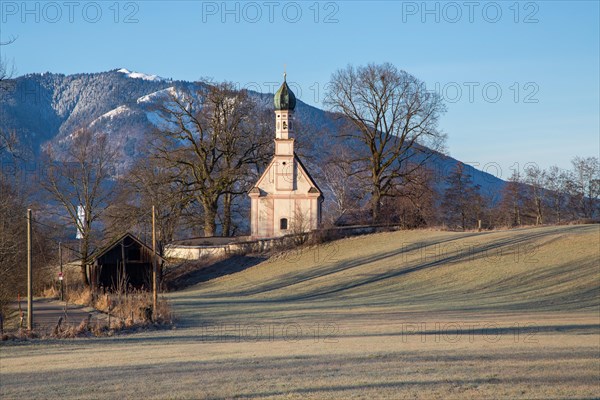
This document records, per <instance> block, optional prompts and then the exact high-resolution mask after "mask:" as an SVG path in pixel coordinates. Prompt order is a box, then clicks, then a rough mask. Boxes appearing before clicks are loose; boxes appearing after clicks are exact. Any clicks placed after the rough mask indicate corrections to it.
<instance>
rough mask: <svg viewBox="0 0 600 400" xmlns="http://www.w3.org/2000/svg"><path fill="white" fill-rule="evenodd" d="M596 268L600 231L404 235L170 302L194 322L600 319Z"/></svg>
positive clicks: (326, 251)
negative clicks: (578, 314)
mask: <svg viewBox="0 0 600 400" xmlns="http://www.w3.org/2000/svg"><path fill="white" fill-rule="evenodd" d="M235 262H243V260H240V259H236V260H235ZM599 263H600V226H599V225H593V226H567V227H543V228H528V229H519V230H514V231H501V232H485V233H456V232H435V231H402V232H392V233H383V234H377V235H370V236H362V237H357V238H350V239H345V240H340V241H337V242H333V243H330V244H326V245H323V246H318V247H313V248H308V249H304V250H302V251H299V252H290V253H285V254H281V255H279V256H278V257H275V259H271V260H268V261H266V262H263V263H261V264H259V265H256V266H253V267H250V268H248V269H246V270H244V271H242V272H240V273H237V274H234V275H228V276H224V277H221V278H218V279H216V280H213V281H211V282H207V283H204V284H201V285H199V286H197V287H193V288H191V289H188V290H186V291H183V292H180V293H176V294H174V296H173V300H174V302H175V304H181V307H180V308H179V312H180V314H181V315H182V316H183V318H184V319H188V315H189V320H190V321H198V320H201V319H202V318H203V317H202V316H204V318H206V317H207V316H209V317H211V318H215V319H221V318H227V317H229V316H234V315H236V314H237V315H239V316H242V317H243V314H246V313H247V312H250V313H249V315H251V317H252V318H255V317H256V315H255V314H256V313H258V314H261V315H262V316H263V317H273V318H285V317H287V316H297V315H299V314H302V315H323V314H324V313H331V314H336V315H339V314H342V315H353V314H356V315H358V314H371V313H372V312H379V313H398V312H442V311H446V312H449V311H452V312H467V311H468V312H478V313H482V312H483V313H496V312H538V311H553V312H560V311H565V312H570V311H573V310H577V311H585V310H587V311H591V312H594V311H598V306H599V304H600V296H599V295H600V287H599V283H600V268H599ZM191 299H195V300H196V301H198V302H200V303H202V304H212V303H214V304H215V307H214V308H213V307H211V308H209V309H208V310H206V309H203V310H202V316H200V315H198V314H197V313H196V311H198V310H196V309H195V308H194V307H190V308H186V307H185V305H186V304H190V300H191ZM192 304H193V303H192ZM220 306H225V307H220ZM203 308H204V307H203ZM211 311H214V313H211ZM300 311H302V313H301V312H300Z"/></svg>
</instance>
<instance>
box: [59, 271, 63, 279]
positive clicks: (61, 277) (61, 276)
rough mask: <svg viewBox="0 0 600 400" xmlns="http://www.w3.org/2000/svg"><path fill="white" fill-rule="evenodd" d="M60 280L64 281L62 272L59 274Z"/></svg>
mask: <svg viewBox="0 0 600 400" xmlns="http://www.w3.org/2000/svg"><path fill="white" fill-rule="evenodd" d="M58 280H59V281H62V280H63V273H62V272H59V273H58Z"/></svg>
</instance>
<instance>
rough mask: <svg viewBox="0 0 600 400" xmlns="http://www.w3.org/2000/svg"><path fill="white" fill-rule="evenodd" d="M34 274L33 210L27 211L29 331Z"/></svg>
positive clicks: (31, 315)
mask: <svg viewBox="0 0 600 400" xmlns="http://www.w3.org/2000/svg"><path fill="white" fill-rule="evenodd" d="M32 296H33V274H32V271H31V209H30V208H28V209H27V330H29V331H31V330H32V329H33V301H32V300H33V299H32Z"/></svg>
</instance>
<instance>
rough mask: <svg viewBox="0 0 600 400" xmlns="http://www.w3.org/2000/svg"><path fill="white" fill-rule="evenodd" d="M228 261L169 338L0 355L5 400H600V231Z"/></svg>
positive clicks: (362, 242)
mask: <svg viewBox="0 0 600 400" xmlns="http://www.w3.org/2000/svg"><path fill="white" fill-rule="evenodd" d="M231 262H232V263H236V264H239V263H244V264H247V265H248V268H246V269H244V270H243V271H241V272H237V273H235V274H231V275H226V276H222V277H220V278H217V279H214V280H211V281H208V282H204V283H200V284H198V285H195V286H192V287H190V288H188V289H186V290H184V291H180V292H176V293H171V294H169V295H168V297H169V298H170V300H171V302H172V305H173V309H174V311H175V313H176V315H177V317H178V326H177V329H174V330H169V331H159V332H147V333H140V334H134V335H129V336H122V337H117V338H103V339H77V340H66V341H54V342H35V341H33V342H28V343H24V344H21V343H20V344H15V343H8V344H2V345H1V346H2V347H0V385H1V389H0V397H1V398H2V399H5V398H6V399H13V398H14V399H17V398H18V399H23V398H49V399H64V398H83V399H86V398H89V399H97V398H119V399H120V398H146V399H153V398H174V399H178V398H181V399H197V398H199V399H203V398H206V399H227V398H272V399H279V398H286V399H304V398H330V399H346V398H349V399H375V398H422V399H448V398H451V399H453V398H454V399H463V398H473V399H481V398H494V399H512V398H524V399H532V398H539V399H547V398H573V399H582V398H598V397H599V396H600V383H599V382H600V225H580V226H562V227H543V228H528V229H518V230H512V231H502V232H483V233H451V232H438V231H405V232H393V233H382V234H377V235H370V236H362V237H357V238H351V239H344V240H340V241H337V242H333V243H330V244H326V245H323V246H317V247H312V248H307V249H303V250H302V251H298V252H289V253H285V254H280V255H278V256H277V257H272V258H271V259H269V260H267V261H265V262H262V263H258V264H256V260H255V259H252V258H241V257H240V258H236V259H234V260H232V261H231ZM255 264H256V265H255ZM237 269H240V268H237Z"/></svg>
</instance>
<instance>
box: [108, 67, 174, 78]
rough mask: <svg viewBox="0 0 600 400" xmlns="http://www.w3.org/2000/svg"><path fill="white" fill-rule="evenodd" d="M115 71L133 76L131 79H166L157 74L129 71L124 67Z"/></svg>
mask: <svg viewBox="0 0 600 400" xmlns="http://www.w3.org/2000/svg"><path fill="white" fill-rule="evenodd" d="M117 72H120V73H122V74H125V75H127V76H128V77H130V78H133V79H144V80H146V81H166V80H168V79H165V78H161V77H160V76H158V75H148V74H144V73H142V72H133V71H129V70H128V69H126V68H121V69H119V70H117Z"/></svg>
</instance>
